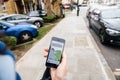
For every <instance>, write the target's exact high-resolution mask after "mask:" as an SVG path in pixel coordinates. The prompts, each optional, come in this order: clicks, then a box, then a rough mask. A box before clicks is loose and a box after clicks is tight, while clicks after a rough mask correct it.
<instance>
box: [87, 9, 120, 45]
mask: <svg viewBox="0 0 120 80" xmlns="http://www.w3.org/2000/svg"><path fill="white" fill-rule="evenodd" d="M89 21H90V24H89V25H90V27H91V28H92V29H93V30H94V31H95V32H96V33H97V34H98V36H99V38H100V41H101V43H102V44H105V43H113V44H119V43H120V9H119V8H117V7H106V8H101V9H95V10H94V11H93V12H92V14H91V18H90V19H89Z"/></svg>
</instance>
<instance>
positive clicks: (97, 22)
mask: <svg viewBox="0 0 120 80" xmlns="http://www.w3.org/2000/svg"><path fill="white" fill-rule="evenodd" d="M93 15H94V16H92V24H93V26H94V29H95V30H96V31H97V32H98V33H99V30H100V29H101V25H100V10H98V9H95V10H94V11H93Z"/></svg>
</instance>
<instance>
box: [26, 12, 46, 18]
mask: <svg viewBox="0 0 120 80" xmlns="http://www.w3.org/2000/svg"><path fill="white" fill-rule="evenodd" d="M27 15H28V16H30V17H44V16H47V12H45V11H44V10H35V11H30V12H29V13H28V14H27Z"/></svg>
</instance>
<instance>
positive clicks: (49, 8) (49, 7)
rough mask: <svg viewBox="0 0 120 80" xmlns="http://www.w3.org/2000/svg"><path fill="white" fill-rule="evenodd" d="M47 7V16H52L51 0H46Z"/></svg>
mask: <svg viewBox="0 0 120 80" xmlns="http://www.w3.org/2000/svg"><path fill="white" fill-rule="evenodd" d="M45 8H46V11H47V16H52V9H51V1H50V0H45Z"/></svg>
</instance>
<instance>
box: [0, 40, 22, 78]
mask: <svg viewBox="0 0 120 80" xmlns="http://www.w3.org/2000/svg"><path fill="white" fill-rule="evenodd" d="M0 55H1V56H9V57H11V58H12V60H13V61H14V65H15V60H16V59H15V55H14V54H13V53H12V52H11V51H10V50H9V49H8V48H7V46H6V45H5V43H4V42H2V41H0ZM8 64H9V62H8ZM7 67H9V66H4V68H7ZM0 73H2V72H0ZM15 73H16V75H15V76H16V80H22V79H21V77H20V75H19V74H18V73H17V72H15ZM7 76H9V75H7ZM4 77H6V75H4ZM0 80H1V79H0Z"/></svg>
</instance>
